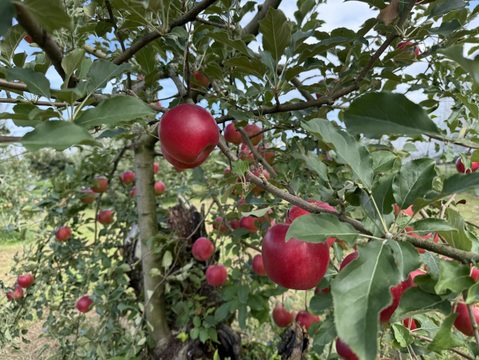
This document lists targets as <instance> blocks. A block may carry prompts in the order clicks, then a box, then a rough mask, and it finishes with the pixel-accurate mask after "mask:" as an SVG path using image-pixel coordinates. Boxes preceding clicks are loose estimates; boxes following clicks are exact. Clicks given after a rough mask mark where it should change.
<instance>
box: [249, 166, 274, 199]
mask: <svg viewBox="0 0 479 360" xmlns="http://www.w3.org/2000/svg"><path fill="white" fill-rule="evenodd" d="M252 173H253V174H254V175H256V176H258V177H259V178H261V176H260V171H259V169H258V168H256V169H254V170H253V171H252ZM261 174H262V175H263V177H264V178H265V179H266V180H269V178H270V176H269V172H268V171H266V170H265V169H263V170H262V171H261ZM252 191H253V194H254V196H260V195H261V194H262V193H263V192H264V189H263V188H262V187H261V186H258V185H256V186H255V187H254V188H253V190H252Z"/></svg>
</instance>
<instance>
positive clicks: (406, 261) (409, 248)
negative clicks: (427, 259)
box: [387, 240, 421, 281]
mask: <svg viewBox="0 0 479 360" xmlns="http://www.w3.org/2000/svg"><path fill="white" fill-rule="evenodd" d="M387 246H389V247H390V248H391V250H392V252H393V256H394V261H395V262H396V265H397V267H398V271H399V273H400V274H401V281H404V280H406V279H407V278H408V276H409V273H410V272H411V271H414V270H416V269H418V268H419V267H420V266H421V261H420V259H419V253H418V252H417V250H416V248H415V247H414V246H413V245H411V244H410V243H407V242H398V241H394V240H388V241H387Z"/></svg>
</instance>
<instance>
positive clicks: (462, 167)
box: [456, 157, 479, 174]
mask: <svg viewBox="0 0 479 360" xmlns="http://www.w3.org/2000/svg"><path fill="white" fill-rule="evenodd" d="M477 169H479V162H474V161H473V162H472V163H471V168H470V169H466V166H465V165H464V163H463V162H462V159H461V158H460V157H458V158H457V160H456V170H457V172H460V173H462V174H469V173H470V172H476V171H477Z"/></svg>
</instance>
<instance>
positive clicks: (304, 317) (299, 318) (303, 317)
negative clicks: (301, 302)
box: [296, 310, 319, 331]
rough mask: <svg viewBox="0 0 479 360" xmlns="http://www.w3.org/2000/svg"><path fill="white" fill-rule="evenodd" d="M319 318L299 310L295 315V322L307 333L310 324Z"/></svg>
mask: <svg viewBox="0 0 479 360" xmlns="http://www.w3.org/2000/svg"><path fill="white" fill-rule="evenodd" d="M318 321H319V316H316V315H313V314H311V313H310V312H309V311H307V310H300V311H298V314H297V315H296V322H297V323H298V324H299V325H300V326H302V327H304V328H305V329H306V331H308V329H309V327H310V326H311V324H312V323H315V322H318Z"/></svg>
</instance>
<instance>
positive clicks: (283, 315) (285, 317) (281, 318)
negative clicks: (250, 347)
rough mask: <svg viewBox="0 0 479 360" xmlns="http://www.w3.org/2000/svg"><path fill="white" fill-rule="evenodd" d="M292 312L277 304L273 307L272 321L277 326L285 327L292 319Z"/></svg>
mask: <svg viewBox="0 0 479 360" xmlns="http://www.w3.org/2000/svg"><path fill="white" fill-rule="evenodd" d="M294 315H295V314H294V312H289V311H288V310H286V309H285V308H284V306H283V305H282V304H277V305H276V306H275V307H274V309H273V321H274V323H275V324H276V325H278V326H279V327H286V326H288V325H289V324H291V323H292V322H293V320H294Z"/></svg>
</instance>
